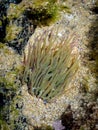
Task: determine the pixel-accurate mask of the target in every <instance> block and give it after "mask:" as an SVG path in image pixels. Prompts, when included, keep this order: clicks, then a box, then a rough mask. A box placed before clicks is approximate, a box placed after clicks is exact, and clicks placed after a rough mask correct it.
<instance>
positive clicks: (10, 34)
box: [5, 24, 22, 41]
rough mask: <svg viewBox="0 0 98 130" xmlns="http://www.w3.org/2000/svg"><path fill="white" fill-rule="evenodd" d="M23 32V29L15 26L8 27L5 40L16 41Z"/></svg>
mask: <svg viewBox="0 0 98 130" xmlns="http://www.w3.org/2000/svg"><path fill="white" fill-rule="evenodd" d="M21 30H22V27H19V26H16V25H15V24H12V25H8V26H7V27H6V32H7V34H6V37H5V40H7V41H11V40H14V39H15V38H16V37H17V35H18V34H19V32H20V31H21Z"/></svg>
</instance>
